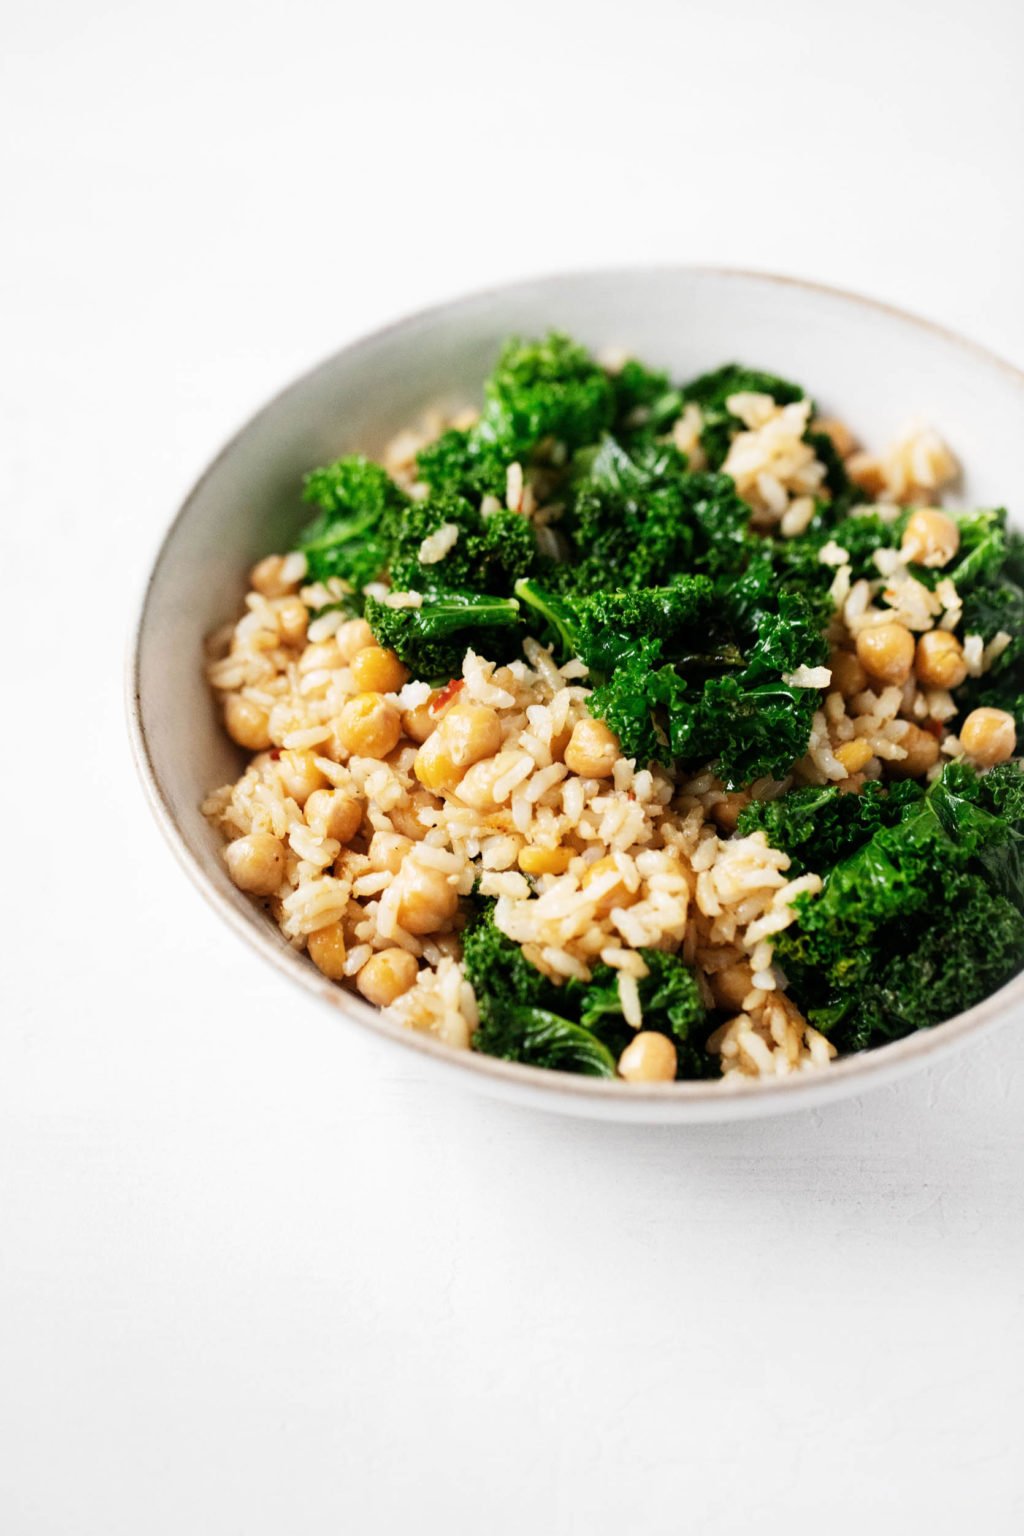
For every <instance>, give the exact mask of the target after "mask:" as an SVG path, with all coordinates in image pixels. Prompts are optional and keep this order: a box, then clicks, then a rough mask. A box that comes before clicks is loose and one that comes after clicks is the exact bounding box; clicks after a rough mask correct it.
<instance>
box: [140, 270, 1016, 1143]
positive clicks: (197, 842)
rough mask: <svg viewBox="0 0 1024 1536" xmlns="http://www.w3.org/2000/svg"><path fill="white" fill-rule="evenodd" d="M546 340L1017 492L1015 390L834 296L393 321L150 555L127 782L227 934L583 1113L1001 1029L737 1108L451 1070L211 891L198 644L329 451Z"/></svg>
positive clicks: (490, 305)
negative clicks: (821, 422)
mask: <svg viewBox="0 0 1024 1536" xmlns="http://www.w3.org/2000/svg"><path fill="white" fill-rule="evenodd" d="M552 327H555V328H558V329H561V330H566V331H569V332H571V333H572V334H573V335H575V336H578V337H579V338H580V339H581V340H582V341H584V342H585V343H587V344H588V345H590V346H592V347H594V348H596V349H599V350H600V349H604V348H608V347H616V348H624V349H626V350H627V351H628V352H630V353H633V354H635V355H637V356H639V357H641V358H642V359H644V360H645V361H646V362H649V363H651V364H653V365H657V366H659V367H663V368H665V369H667V370H668V371H669V372H670V373H671V374H672V375H673V377H675V378H686V377H688V376H691V375H693V374H696V373H698V372H700V371H702V370H704V369H706V368H711V367H715V366H717V365H719V364H720V363H723V362H727V361H732V360H739V361H743V362H747V363H750V364H752V365H754V366H761V367H764V368H767V369H771V370H772V371H774V372H777V373H781V374H783V375H785V376H788V377H792V378H795V379H797V380H799V381H800V382H801V383H802V384H804V386H805V387H806V388H807V389H808V390H809V391H810V392H811V394H812V395H813V396H814V397H815V399H816V400H817V402H818V405H819V408H820V409H821V410H822V411H823V412H824V413H825V414H829V415H832V414H834V415H837V416H840V417H841V418H842V419H843V420H844V421H845V422H846V423H847V424H848V425H849V426H850V427H851V428H852V429H853V431H854V432H855V433H856V434H857V436H858V437H859V438H861V439H862V440H863V441H864V442H865V443H866V444H868V445H870V446H878V447H881V446H883V445H884V444H885V443H886V442H888V441H889V440H890V439H891V437H892V436H893V435H894V434H895V432H896V431H897V430H898V429H899V428H900V427H902V426H903V425H905V424H906V423H907V422H908V420H911V419H914V418H923V419H924V420H926V421H928V422H930V423H931V424H933V425H935V426H936V427H937V428H938V429H939V430H940V432H942V433H943V435H944V436H945V437H946V439H947V441H948V442H949V443H950V445H951V447H952V448H953V451H954V453H955V454H956V456H957V458H958V459H959V460H960V461H961V463H962V464H963V466H964V475H963V482H962V484H961V485H960V487H959V488H958V494H957V498H956V499H959V500H961V501H964V502H967V503H973V504H975V505H984V504H1005V502H1006V499H1007V498H1008V497H1010V496H1012V495H1013V494H1014V493H1015V488H1016V476H1017V472H1018V471H1017V460H1016V453H1017V442H1016V438H1017V429H1018V427H1019V423H1020V419H1021V409H1022V406H1024V378H1022V376H1021V375H1018V374H1017V373H1016V372H1015V371H1014V370H1013V369H1011V368H1009V367H1008V366H1006V365H1003V364H1000V363H999V362H998V361H997V360H995V359H993V358H991V357H990V356H988V355H987V354H986V353H984V352H982V351H981V350H980V349H977V348H974V347H972V346H971V345H970V344H968V343H965V342H962V341H959V340H958V339H957V338H955V337H952V336H950V335H948V334H947V333H944V332H942V331H941V330H938V329H936V328H934V327H931V326H928V325H926V324H923V323H922V322H919V321H915V320H913V319H912V318H910V317H907V316H903V315H901V314H899V313H896V312H894V311H891V310H888V309H886V308H884V307H882V306H878V305H874V304H871V303H868V302H866V301H861V300H857V299H854V298H851V297H849V296H847V295H842V294H837V293H834V292H832V291H829V290H824V289H820V288H814V287H810V286H806V285H803V284H799V283H792V282H788V281H785V280H780V279H773V278H769V277H764V276H755V275H750V274H743V273H732V272H719V271H704V270H699V269H690V268H669V269H655V270H627V271H620V272H604V273H588V274H581V275H575V276H564V277H556V278H549V279H544V280H538V281H534V282H527V283H523V284H519V285H517V286H515V287H510V288H506V289H502V290H498V291H496V292H493V293H486V294H481V295H477V296H473V297H471V298H468V299H464V300H461V301H458V302H456V303H453V304H450V305H446V306H442V307H440V308H438V309H436V310H432V311H430V312H428V313H426V314H423V315H419V316H416V317H413V318H412V319H409V320H407V321H404V322H400V323H399V324H397V325H394V326H392V327H390V328H389V329H387V330H385V331H382V332H379V333H378V334H376V335H374V336H371V337H369V338H368V339H366V340H365V341H362V342H359V343H358V344H356V345H355V346H351V347H348V348H346V349H345V350H344V351H342V352H340V353H338V354H337V355H336V356H335V357H332V358H331V359H329V361H327V362H326V363H324V364H323V365H322V366H320V367H319V368H317V369H315V370H314V371H313V372H311V373H309V374H307V375H306V376H305V377H303V378H301V379H300V380H298V381H297V382H296V383H295V384H293V385H291V386H290V387H289V388H287V389H286V390H285V391H284V392H283V393H282V394H280V395H279V396H277V398H276V399H274V400H273V401H272V402H271V403H270V404H269V405H268V406H267V407H266V408H265V409H264V410H263V411H261V412H260V413H259V415H257V416H256V417H255V418H254V419H253V420H252V421H251V422H250V423H249V424H248V425H247V426H246V427H245V428H244V429H243V430H242V431H241V432H240V433H239V434H238V436H237V437H235V438H234V439H233V441H232V442H230V443H229V444H228V445H227V447H226V448H225V449H224V450H223V452H222V453H221V454H220V456H219V457H218V458H217V459H216V460H215V461H214V463H213V464H212V465H211V466H210V468H209V469H208V470H207V471H206V473H205V474H204V476H203V478H202V479H201V480H200V481H199V483H198V485H197V486H196V487H195V489H194V491H193V492H192V494H191V495H190V496H189V498H188V500H187V501H186V503H185V505H184V507H183V508H182V510H181V512H180V513H179V515H178V517H177V519H176V521H175V522H174V524H173V526H172V528H171V530H170V532H169V534H168V536H167V539H166V541H165V543H164V545H163V547H162V549H161V552H160V555H159V557H158V559H157V563H156V565H155V567H154V570H153V573H152V575H151V578H150V582H149V586H148V588H147V592H146V597H145V601H144V606H143V612H142V616H141V619H140V624H139V629H138V635H137V645H136V652H135V657H134V666H133V677H132V688H131V692H132V700H131V707H132V714H133V724H134V733H135V739H136V746H137V750H138V753H139V757H140V763H141V766H142V768H143V774H144V778H145V779H146V781H147V784H148V787H149V789H150V793H151V798H152V799H153V801H154V805H155V807H156V809H157V811H158V814H159V815H160V819H161V820H162V822H163V824H164V826H165V829H166V830H167V831H168V833H169V835H170V837H171V840H172V843H173V844H174V846H175V847H176V851H177V852H178V853H179V854H180V855H182V857H183V858H184V860H185V862H186V866H187V867H188V868H189V869H190V872H191V873H193V874H194V875H195V876H196V877H197V878H198V880H199V882H200V885H201V886H202V887H203V888H204V889H205V891H206V894H207V895H209V896H211V897H213V898H214V900H215V902H216V904H217V905H218V907H219V908H220V910H221V911H222V913H223V914H224V915H225V916H227V917H228V918H229V919H230V920H231V921H232V922H233V923H234V925H235V926H236V927H239V928H240V929H241V930H242V931H243V932H245V933H246V934H247V935H248V936H249V937H251V938H255V939H257V941H258V942H259V944H260V947H261V948H262V949H263V950H264V952H265V953H266V954H268V955H269V956H270V957H271V958H276V959H277V960H278V962H279V963H280V964H283V965H284V966H286V968H287V969H288V970H289V971H290V972H291V973H292V974H293V975H294V977H295V978H296V979H297V980H299V981H301V982H302V983H303V984H304V985H306V986H307V987H308V988H310V989H311V990H313V991H314V992H316V993H318V994H319V995H320V996H322V997H326V998H329V999H330V1001H331V1002H332V1003H333V1004H334V1005H335V1006H337V1007H338V1008H339V1009H340V1010H341V1011H342V1012H343V1013H345V1014H347V1015H349V1016H350V1017H352V1018H353V1019H358V1020H359V1021H360V1022H362V1023H363V1024H367V1025H369V1026H370V1027H371V1028H374V1029H376V1030H377V1031H378V1033H380V1034H382V1035H384V1036H390V1037H391V1038H393V1039H396V1040H400V1041H401V1042H402V1043H404V1044H405V1045H407V1046H412V1047H413V1048H416V1049H419V1050H422V1051H426V1052H427V1053H428V1054H431V1055H433V1056H435V1057H438V1058H440V1059H441V1060H443V1061H444V1062H445V1063H446V1064H451V1065H455V1066H461V1067H463V1068H464V1069H468V1070H469V1071H470V1072H471V1073H472V1075H473V1076H474V1077H475V1078H476V1080H478V1081H479V1082H481V1083H482V1084H483V1085H485V1086H490V1087H491V1088H492V1089H493V1088H497V1089H498V1090H499V1091H506V1090H507V1091H509V1092H512V1093H514V1094H516V1095H517V1096H519V1097H524V1096H525V1097H529V1098H532V1099H533V1100H534V1101H535V1102H541V1103H554V1102H555V1101H556V1100H557V1101H558V1107H565V1108H575V1109H580V1110H582V1112H604V1113H612V1114H621V1115H624V1116H625V1115H629V1116H633V1115H641V1116H643V1117H644V1118H652V1119H658V1118H718V1117H724V1116H726V1115H730V1114H738V1113H759V1112H767V1111H769V1110H776V1109H781V1108H785V1107H789V1106H790V1105H791V1104H792V1105H793V1107H795V1106H796V1104H797V1103H799V1104H801V1105H802V1104H804V1103H806V1102H807V1101H808V1098H809V1097H810V1096H811V1094H812V1093H813V1096H814V1097H815V1098H822V1097H827V1096H829V1095H831V1094H834V1093H838V1092H840V1091H842V1087H843V1085H848V1084H849V1082H850V1080H851V1079H855V1080H856V1081H861V1080H863V1079H864V1078H865V1077H866V1076H867V1075H869V1074H870V1073H874V1074H875V1075H876V1076H880V1075H882V1074H883V1072H884V1073H885V1075H888V1074H889V1073H890V1072H891V1071H892V1070H894V1069H895V1068H896V1067H897V1066H898V1065H899V1063H901V1062H907V1063H909V1062H910V1061H911V1060H913V1059H917V1058H918V1057H920V1056H922V1055H923V1054H925V1053H929V1052H931V1051H932V1050H934V1049H936V1048H941V1046H942V1044H943V1040H944V1039H951V1038H952V1036H953V1035H954V1034H956V1033H958V1032H960V1031H958V1027H957V1026H959V1025H961V1024H962V1025H963V1026H964V1027H965V1028H966V1027H973V1026H974V1025H976V1024H980V1023H982V1022H984V1021H985V1019H986V1018H988V1017H993V1016H995V1015H997V1014H998V1013H1000V1012H1005V1010H1006V1008H1007V1007H1008V1006H1009V1005H1010V1004H1011V1003H1012V1002H1014V1001H1015V1000H1016V997H1017V995H1018V993H1019V992H1020V991H1021V990H1024V988H1022V985H1021V984H1020V983H1018V982H1011V983H1010V985H1009V987H1008V988H1004V989H1003V993H1002V994H999V995H997V999H995V1000H990V1002H989V1003H988V1004H982V1005H980V1007H979V1008H978V1009H974V1010H972V1011H971V1014H970V1015H965V1016H962V1018H961V1020H958V1021H956V1023H955V1024H954V1025H950V1024H946V1025H942V1026H940V1027H939V1029H938V1030H935V1031H930V1032H927V1034H926V1035H924V1036H919V1037H915V1038H914V1039H912V1040H910V1041H905V1042H899V1043H898V1044H897V1045H896V1046H890V1047H885V1048H884V1049H883V1050H882V1051H875V1052H871V1053H867V1055H866V1056H865V1057H863V1058H855V1059H852V1060H851V1061H850V1062H847V1063H844V1064H841V1065H840V1066H838V1067H833V1068H832V1069H830V1070H829V1071H826V1072H823V1073H821V1074H815V1075H814V1077H815V1081H814V1083H813V1085H812V1084H811V1083H810V1081H809V1078H808V1077H801V1078H799V1079H793V1080H789V1082H788V1083H787V1082H784V1083H782V1084H779V1085H769V1086H767V1087H761V1088H757V1087H753V1088H751V1089H747V1090H746V1091H745V1092H743V1093H740V1094H737V1093H723V1091H722V1089H721V1087H720V1086H719V1085H715V1084H711V1085H705V1084H692V1085H691V1084H678V1085H670V1086H668V1087H666V1088H662V1089H660V1090H655V1091H651V1092H649V1093H643V1094H638V1093H637V1090H636V1089H635V1088H632V1087H626V1086H625V1085H617V1084H614V1083H612V1084H609V1083H600V1084H596V1083H593V1082H591V1081H583V1080H577V1079H568V1078H565V1077H563V1076H562V1075H560V1074H539V1073H537V1072H536V1071H535V1070H533V1069H529V1068H515V1067H510V1066H508V1065H507V1064H505V1063H496V1062H493V1061H490V1060H489V1059H487V1058H481V1057H471V1056H470V1053H465V1052H462V1053H456V1052H449V1051H447V1050H446V1049H445V1048H444V1047H440V1046H435V1045H434V1043H433V1042H430V1041H424V1040H423V1039H422V1038H421V1037H419V1036H412V1035H409V1034H407V1033H405V1032H402V1031H399V1030H396V1029H395V1028H393V1027H392V1026H388V1025H386V1024H384V1023H383V1022H382V1021H381V1020H380V1019H379V1016H378V1015H377V1014H376V1013H374V1012H373V1011H372V1010H370V1009H369V1008H368V1007H367V1006H366V1005H365V1004H363V1003H361V1002H360V1001H359V1000H358V999H354V998H351V997H349V996H348V995H347V994H343V993H342V992H341V991H340V990H339V989H337V988H334V987H331V986H330V985H329V984H327V983H326V982H324V981H323V979H322V978H321V977H320V976H319V974H318V973H317V972H316V971H315V970H314V968H313V967H312V966H311V965H310V964H309V963H308V962H307V961H306V960H305V959H304V958H303V957H300V956H297V955H296V954H295V953H294V952H293V951H292V950H291V949H290V948H289V947H288V945H287V944H286V943H285V942H284V940H283V938H282V937H281V936H280V934H279V932H278V930H277V928H276V926H275V925H274V924H273V923H272V922H271V920H270V919H269V918H267V917H266V916H264V915H263V914H262V913H261V912H259V911H258V910H257V909H256V908H255V907H254V906H253V905H252V904H251V903H250V902H249V901H248V900H247V899H246V898H245V897H244V896H242V895H241V894H240V893H239V892H238V891H237V890H236V889H235V888H234V887H233V886H232V885H231V883H230V881H229V880H228V879H227V876H226V874H225V871H224V867H223V863H222V861H221V858H220V849H221V842H220V838H219V837H218V836H217V835H216V834H215V833H214V832H213V831H212V830H211V828H210V827H209V826H208V824H207V823H206V821H205V820H204V818H203V816H202V815H201V813H200V810H199V806H200V804H201V802H202V800H203V798H204V797H205V795H206V794H207V793H208V792H209V791H210V789H212V788H214V787H216V786H218V785H220V784H223V783H225V782H227V781H228V780H229V779H231V778H233V777H235V776H237V773H238V771H239V766H240V762H241V755H240V754H239V753H237V752H236V750H235V749H234V748H233V747H232V746H231V743H230V742H229V741H228V740H227V738H226V736H225V735H224V733H223V731H222V729H221V726H220V723H219V720H218V718H217V715H216V712H215V709H214V706H213V703H212V700H211V697H210V695H209V692H208V690H207V687H206V684H205V681H204V678H203V638H204V636H205V635H206V634H207V633H209V632H210V631H211V630H213V629H215V628H217V626H219V625H220V624H222V623H223V622H224V621H225V620H226V619H229V618H232V617H233V616H235V614H236V612H237V610H238V607H239V604H240V602H241V599H242V596H243V593H244V591H245V587H246V581H245V578H246V572H247V570H248V568H249V567H250V566H251V565H252V564H253V563H254V561H255V560H257V559H258V558H259V557H260V556H261V555H264V554H266V553H268V552H270V551H273V550H284V549H287V548H288V547H289V545H290V543H291V540H292V538H293V536H294V534H295V532H296V530H297V529H298V527H299V526H300V525H301V523H302V521H303V519H304V517H305V516H306V513H305V510H304V509H303V507H302V504H301V501H300V498H299V494H298V488H299V486H300V483H301V478H302V475H303V474H304V473H305V471H306V470H308V469H310V468H312V467H313V466H314V465H317V464H320V463H323V462H325V461H327V460H328V459H331V458H334V457H336V456H338V455H339V454H342V453H349V452H356V451H358V452H364V453H367V454H369V455H371V456H373V455H376V454H378V453H379V452H380V450H381V449H382V448H383V446H384V444H385V443H386V441H387V440H388V438H389V437H391V436H392V435H393V434H394V433H395V432H397V431H398V430H400V429H401V428H402V427H403V426H406V425H408V424H409V423H411V422H415V421H416V419H417V418H418V417H419V415H420V414H421V413H422V412H423V410H425V409H426V408H427V407H429V406H432V405H442V406H458V405H466V404H471V403H474V402H475V401H476V400H477V399H478V396H479V389H480V384H481V381H482V380H483V378H484V376H485V375H486V373H487V372H488V371H489V369H490V366H491V364H492V361H493V358H494V355H495V352H496V349H497V347H498V346H499V344H500V342H501V341H502V340H503V338H504V337H505V336H507V335H508V334H509V333H513V332H520V333H524V334H536V333H539V332H543V331H545V330H547V329H549V328H552ZM1011 510H1012V509H1011ZM993 1003H995V1004H996V1005H997V1006H995V1007H993ZM883 1058H884V1060H883ZM791 1090H792V1091H791ZM570 1100H571V1102H569V1101H570Z"/></svg>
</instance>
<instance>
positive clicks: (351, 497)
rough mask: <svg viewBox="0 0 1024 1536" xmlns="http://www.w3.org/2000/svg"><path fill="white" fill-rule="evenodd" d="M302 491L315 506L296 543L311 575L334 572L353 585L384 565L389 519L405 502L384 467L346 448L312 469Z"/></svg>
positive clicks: (378, 572) (370, 577)
mask: <svg viewBox="0 0 1024 1536" xmlns="http://www.w3.org/2000/svg"><path fill="white" fill-rule="evenodd" d="M302 494H303V499H304V500H305V501H308V502H310V503H311V504H312V505H313V506H314V507H318V508H319V510H320V515H319V517H317V518H316V520H315V521H314V522H312V523H310V524H309V526H308V527H307V528H306V529H305V530H304V531H303V533H302V536H301V538H300V539H299V543H298V548H299V549H300V550H301V551H302V552H303V554H304V555H305V556H306V562H307V568H308V572H309V576H310V578H311V580H313V581H326V580H327V579H328V578H329V577H331V576H338V577H340V578H341V579H342V580H343V581H345V582H348V583H349V584H350V585H351V586H352V587H353V588H356V589H358V588H360V587H362V586H365V584H366V583H367V582H369V581H374V580H376V579H377V578H378V577H379V576H380V575H381V574H382V573H383V571H384V569H385V567H386V565H387V561H388V554H389V549H390V541H391V535H392V531H393V525H394V524H397V523H398V522H399V520H400V518H401V516H402V513H403V511H404V509H405V508H406V507H407V506H408V505H409V503H408V498H407V497H406V496H405V495H404V494H403V492H402V491H400V490H399V488H398V486H397V485H395V483H394V481H393V480H392V479H391V478H390V476H389V475H388V474H387V473H386V471H385V470H383V469H381V467H380V465H379V464H373V463H371V462H370V460H369V459H364V458H362V457H361V456H360V455H359V454H352V455H350V456H349V457H348V458H344V459H337V460H335V462H334V463H333V464H328V465H326V466H325V467H324V468H323V469H314V470H313V471H312V473H310V474H308V475H307V476H306V479H305V482H304V486H303V493H302Z"/></svg>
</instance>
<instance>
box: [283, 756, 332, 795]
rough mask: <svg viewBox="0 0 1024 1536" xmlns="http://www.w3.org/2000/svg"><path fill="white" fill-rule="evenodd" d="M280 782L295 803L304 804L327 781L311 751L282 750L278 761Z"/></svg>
mask: <svg viewBox="0 0 1024 1536" xmlns="http://www.w3.org/2000/svg"><path fill="white" fill-rule="evenodd" d="M278 770H279V772H280V774H281V783H282V784H283V785H284V788H285V792H286V794H289V795H291V797H292V799H293V800H294V801H295V803H296V805H305V803H306V801H307V800H308V799H309V797H310V795H311V794H312V793H313V791H314V790H315V789H322V788H323V787H324V785H325V784H326V783H327V780H326V778H325V777H324V775H323V774H322V773H321V772H320V769H319V768H318V767H317V765H316V762H315V761H314V758H313V754H312V752H282V753H281V757H280V761H279V763H278Z"/></svg>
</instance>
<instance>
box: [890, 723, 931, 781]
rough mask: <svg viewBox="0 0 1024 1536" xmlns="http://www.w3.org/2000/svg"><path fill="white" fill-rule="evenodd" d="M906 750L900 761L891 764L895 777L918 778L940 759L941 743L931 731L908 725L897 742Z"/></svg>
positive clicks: (892, 773) (891, 770)
mask: <svg viewBox="0 0 1024 1536" xmlns="http://www.w3.org/2000/svg"><path fill="white" fill-rule="evenodd" d="M897 746H900V747H902V748H903V749H904V751H905V752H906V754H907V755H906V757H901V758H900V760H899V762H891V763H890V764H889V772H890V774H891V775H892V777H893V778H894V779H917V778H920V776H921V775H922V774H923V773H927V772H928V769H929V768H934V766H935V764H936V763H937V762H938V760H939V743H938V742H937V740H936V739H935V737H934V736H933V735H932V733H931V731H923V730H922V729H921V727H920V726H919V725H908V726H907V729H906V732H905V733H904V735H902V736H901V737H900V739H899V741H898V742H897Z"/></svg>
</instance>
